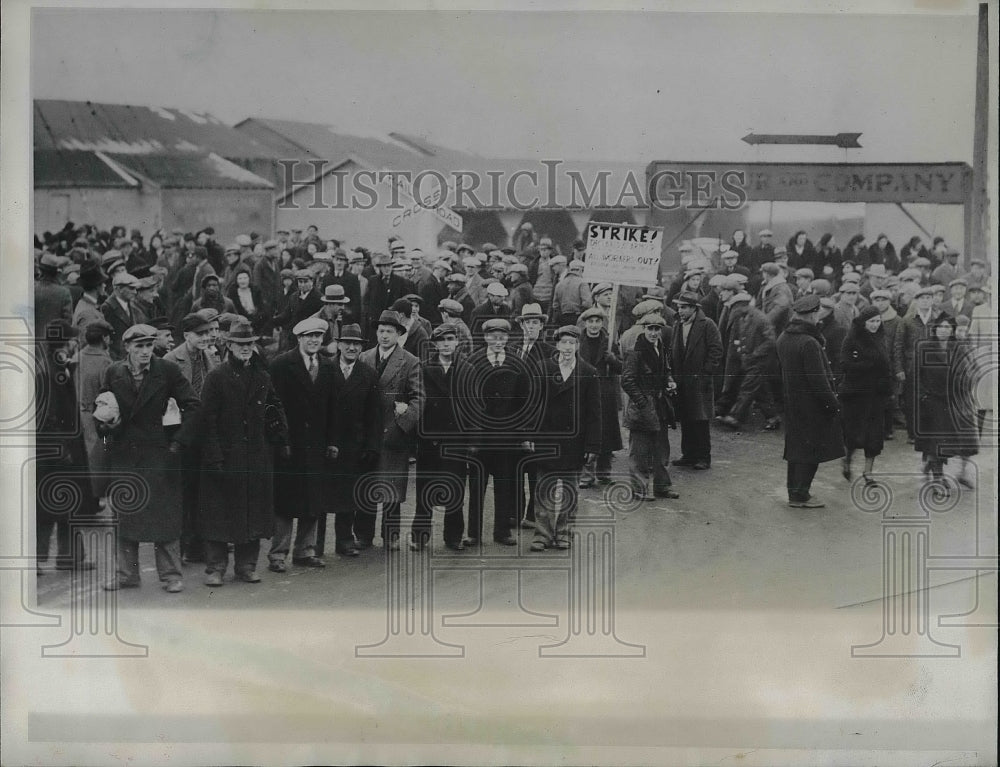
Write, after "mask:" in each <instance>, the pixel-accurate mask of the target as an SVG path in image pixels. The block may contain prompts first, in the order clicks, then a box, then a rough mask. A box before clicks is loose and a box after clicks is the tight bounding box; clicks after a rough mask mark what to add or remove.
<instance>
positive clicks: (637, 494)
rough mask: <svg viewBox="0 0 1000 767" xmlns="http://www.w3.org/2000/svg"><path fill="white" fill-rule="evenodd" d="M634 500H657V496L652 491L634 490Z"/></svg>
mask: <svg viewBox="0 0 1000 767" xmlns="http://www.w3.org/2000/svg"><path fill="white" fill-rule="evenodd" d="M632 500H634V501H655V500H656V496H654V495H652V494H651V493H644V492H642V491H640V490H633V491H632Z"/></svg>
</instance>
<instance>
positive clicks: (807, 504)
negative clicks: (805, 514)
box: [788, 498, 826, 509]
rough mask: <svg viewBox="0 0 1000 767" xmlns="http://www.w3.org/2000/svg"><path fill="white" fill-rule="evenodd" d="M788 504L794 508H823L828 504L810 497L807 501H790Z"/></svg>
mask: <svg viewBox="0 0 1000 767" xmlns="http://www.w3.org/2000/svg"><path fill="white" fill-rule="evenodd" d="M788 505H789V506H791V507H792V508H793V509H822V508H825V507H826V504H825V503H823V501H821V500H819V499H818V498H810V499H809V500H807V501H789V502H788Z"/></svg>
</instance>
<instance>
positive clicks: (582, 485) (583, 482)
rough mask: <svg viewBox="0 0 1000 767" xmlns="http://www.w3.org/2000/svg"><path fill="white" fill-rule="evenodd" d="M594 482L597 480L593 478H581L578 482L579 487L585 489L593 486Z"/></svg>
mask: <svg viewBox="0 0 1000 767" xmlns="http://www.w3.org/2000/svg"><path fill="white" fill-rule="evenodd" d="M596 484H597V482H596V481H595V480H593V479H581V480H580V483H579V487H580V489H581V490H587V489H589V488H591V487H593V486H594V485H596Z"/></svg>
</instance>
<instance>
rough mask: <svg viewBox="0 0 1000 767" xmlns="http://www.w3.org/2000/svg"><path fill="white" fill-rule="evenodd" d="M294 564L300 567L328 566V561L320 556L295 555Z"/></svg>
mask: <svg viewBox="0 0 1000 767" xmlns="http://www.w3.org/2000/svg"><path fill="white" fill-rule="evenodd" d="M292 564H293V565H299V566H300V567H326V562H324V561H323V560H322V559H320V558H319V557H295V558H293V559H292Z"/></svg>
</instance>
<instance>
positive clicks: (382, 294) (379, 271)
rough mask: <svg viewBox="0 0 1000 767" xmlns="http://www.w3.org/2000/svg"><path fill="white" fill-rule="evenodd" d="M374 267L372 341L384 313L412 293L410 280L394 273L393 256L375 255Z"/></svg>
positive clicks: (370, 313)
mask: <svg viewBox="0 0 1000 767" xmlns="http://www.w3.org/2000/svg"><path fill="white" fill-rule="evenodd" d="M397 242H398V240H397ZM403 250H405V247H404V248H403ZM372 266H373V267H374V269H375V273H374V274H373V275H372V276H371V277H369V278H368V317H369V319H370V322H371V327H370V329H369V330H370V335H371V340H372V341H376V336H377V331H378V324H379V323H378V320H379V318H380V317H381V316H382V312H384V311H386V310H387V309H389V307H390V306H392V305H393V304H394V303H395V302H396V301H398V300H399V299H401V298H402V297H403V296H405V295H406V294H408V293H411V292H412V291H411V290H410V287H411V285H410V282H409V280H405V279H403V278H402V277H400V276H399V275H398V274H395V273H393V269H392V257H391V256H389V255H386V254H385V253H373V254H372Z"/></svg>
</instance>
